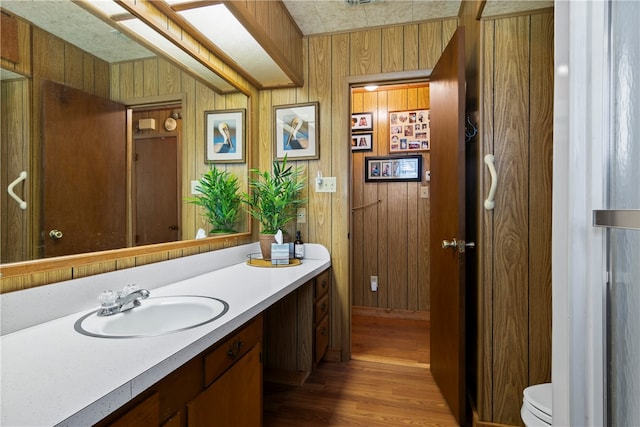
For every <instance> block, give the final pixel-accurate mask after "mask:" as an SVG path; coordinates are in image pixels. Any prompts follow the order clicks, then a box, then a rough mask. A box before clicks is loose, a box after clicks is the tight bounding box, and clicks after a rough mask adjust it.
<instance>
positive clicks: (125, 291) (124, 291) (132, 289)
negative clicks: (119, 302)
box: [122, 283, 140, 296]
mask: <svg viewBox="0 0 640 427" xmlns="http://www.w3.org/2000/svg"><path fill="white" fill-rule="evenodd" d="M138 290H140V287H139V286H138V285H136V284H135V283H131V284H128V285H127V286H125V287H124V289H122V295H123V296H125V295H129V294H132V293H134V292H136V291H138Z"/></svg>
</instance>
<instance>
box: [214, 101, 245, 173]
mask: <svg viewBox="0 0 640 427" xmlns="http://www.w3.org/2000/svg"><path fill="white" fill-rule="evenodd" d="M204 114H205V123H206V129H205V156H206V157H205V163H244V161H245V160H244V150H245V140H246V132H245V110H244V109H238V110H222V111H205V112H204Z"/></svg>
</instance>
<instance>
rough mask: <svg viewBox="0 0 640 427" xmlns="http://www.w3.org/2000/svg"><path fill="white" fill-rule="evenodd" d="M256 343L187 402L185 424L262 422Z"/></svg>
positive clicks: (245, 426) (237, 426) (249, 426)
mask: <svg viewBox="0 0 640 427" xmlns="http://www.w3.org/2000/svg"><path fill="white" fill-rule="evenodd" d="M260 351H261V346H260V344H259V343H258V344H256V345H255V346H254V347H253V349H251V351H249V352H248V353H247V354H245V355H244V356H243V357H242V359H240V360H239V361H238V362H237V363H235V364H234V365H233V366H232V367H231V368H229V370H228V371H227V372H225V373H224V374H223V375H222V376H221V377H220V378H218V380H217V381H215V382H214V383H213V384H211V385H210V386H209V387H208V388H207V389H205V390H204V391H203V392H202V393H200V394H199V395H198V396H197V397H196V398H195V399H194V400H192V401H191V402H190V403H188V404H187V408H188V416H187V420H188V425H189V427H200V426H206V427H213V426H220V427H227V426H233V427H254V426H260V425H262V366H261V364H260Z"/></svg>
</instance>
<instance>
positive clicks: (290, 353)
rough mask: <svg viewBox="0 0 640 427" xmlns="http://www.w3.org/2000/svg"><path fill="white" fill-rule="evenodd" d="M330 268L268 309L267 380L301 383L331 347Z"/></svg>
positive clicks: (266, 330) (266, 333)
mask: <svg viewBox="0 0 640 427" xmlns="http://www.w3.org/2000/svg"><path fill="white" fill-rule="evenodd" d="M330 289H331V270H330V269H327V270H325V271H323V272H322V273H320V274H319V275H318V276H316V277H315V278H313V279H311V280H310V281H308V282H307V283H305V284H304V285H302V286H301V287H299V288H298V289H297V290H296V291H294V292H292V293H291V294H289V295H287V296H286V297H284V298H283V299H281V300H280V301H279V302H277V303H276V304H274V305H273V306H271V307H270V308H269V309H268V310H267V311H266V312H265V336H264V350H265V359H264V366H265V371H264V375H265V381H269V382H276V383H281V384H291V385H302V384H303V383H304V382H305V380H306V379H307V377H308V376H309V374H310V373H311V371H312V370H313V367H314V366H315V365H316V364H317V363H318V362H319V361H320V360H321V359H322V357H323V356H324V354H325V352H326V351H327V347H328V346H329V330H330V329H329V311H330V292H329V291H330Z"/></svg>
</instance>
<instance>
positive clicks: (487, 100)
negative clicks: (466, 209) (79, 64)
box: [476, 21, 495, 420]
mask: <svg viewBox="0 0 640 427" xmlns="http://www.w3.org/2000/svg"><path fill="white" fill-rule="evenodd" d="M482 39H483V43H482V45H483V49H482V76H481V82H482V88H481V92H482V95H481V99H482V103H483V106H482V126H481V132H482V145H483V149H482V154H483V155H484V154H494V135H493V128H494V127H493V108H494V107H493V92H494V82H493V74H494V70H495V64H494V56H495V55H494V45H495V22H494V21H486V22H484V23H483V24H482ZM482 171H483V172H482V186H481V196H480V197H485V195H486V194H488V191H489V188H490V186H491V178H490V177H489V173H488V172H487V168H486V167H484V165H483V168H482ZM482 212H483V213H482V227H481V235H480V241H481V242H482V251H483V252H482V258H481V261H480V268H479V271H478V274H479V280H480V290H479V292H478V295H479V298H478V305H477V310H478V315H479V318H480V321H479V322H478V325H477V332H476V333H477V334H478V341H479V343H480V346H479V354H478V360H479V366H478V374H477V383H478V389H477V395H478V402H477V408H478V416H479V417H480V419H482V420H492V419H493V389H494V387H493V383H494V381H493V357H494V355H493V342H494V335H493V310H492V301H493V280H494V276H493V267H494V265H493V251H494V241H495V236H494V232H493V230H494V215H495V214H494V211H493V210H491V211H488V210H483V211H482Z"/></svg>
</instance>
